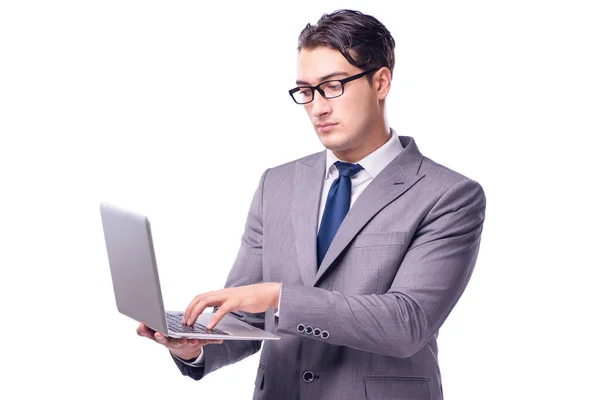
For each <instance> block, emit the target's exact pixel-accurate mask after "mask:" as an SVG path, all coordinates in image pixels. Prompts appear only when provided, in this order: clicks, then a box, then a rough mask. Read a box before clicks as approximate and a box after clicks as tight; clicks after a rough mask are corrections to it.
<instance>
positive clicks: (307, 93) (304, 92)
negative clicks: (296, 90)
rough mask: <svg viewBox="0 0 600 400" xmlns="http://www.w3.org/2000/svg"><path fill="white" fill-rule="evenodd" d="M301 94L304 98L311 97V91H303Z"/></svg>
mask: <svg viewBox="0 0 600 400" xmlns="http://www.w3.org/2000/svg"><path fill="white" fill-rule="evenodd" d="M300 94H301V95H302V96H310V89H302V90H300Z"/></svg>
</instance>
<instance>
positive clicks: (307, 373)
mask: <svg viewBox="0 0 600 400" xmlns="http://www.w3.org/2000/svg"><path fill="white" fill-rule="evenodd" d="M302 379H304V382H307V383H311V382H312V381H314V380H315V374H313V373H312V372H310V371H304V373H303V374H302Z"/></svg>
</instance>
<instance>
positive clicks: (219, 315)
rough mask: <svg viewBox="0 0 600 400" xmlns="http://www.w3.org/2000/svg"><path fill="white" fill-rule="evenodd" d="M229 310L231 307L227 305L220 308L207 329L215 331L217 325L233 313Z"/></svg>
mask: <svg viewBox="0 0 600 400" xmlns="http://www.w3.org/2000/svg"><path fill="white" fill-rule="evenodd" d="M229 308H231V307H230V306H229V305H228V304H227V303H224V304H223V305H221V307H219V309H218V310H217V311H216V312H215V313H214V315H213V317H212V319H211V320H210V322H209V323H208V324H207V325H206V329H213V328H214V327H215V326H217V324H218V323H219V322H220V321H221V320H222V319H223V317H224V316H225V314H227V313H228V312H229V311H231V310H229Z"/></svg>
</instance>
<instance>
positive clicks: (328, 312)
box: [275, 179, 486, 358]
mask: <svg viewBox="0 0 600 400" xmlns="http://www.w3.org/2000/svg"><path fill="white" fill-rule="evenodd" d="M485 206H486V199H485V194H484V192H483V189H482V188H481V186H480V185H479V184H478V183H477V182H475V181H473V180H470V179H465V180H463V181H460V182H458V183H456V184H455V185H454V186H452V187H451V188H450V189H448V190H447V191H446V192H445V193H444V194H443V195H442V196H441V197H440V198H439V199H438V201H437V202H436V203H435V205H434V206H433V207H432V209H431V210H430V212H429V213H428V214H427V216H426V217H425V218H424V220H423V221H422V223H421V224H420V225H419V228H418V230H417V231H416V232H415V235H414V236H413V240H412V242H411V244H410V248H409V249H408V250H407V252H406V254H405V256H404V258H403V260H402V262H401V265H400V266H399V268H398V272H397V274H396V276H395V278H394V281H393V283H392V285H391V287H390V289H389V290H388V292H387V293H385V294H372V295H344V294H343V293H340V292H337V291H329V290H326V289H322V288H317V287H307V286H292V285H283V290H282V294H281V314H280V316H279V319H278V325H277V329H276V331H275V332H276V333H280V334H281V333H286V334H293V335H302V337H303V338H311V339H312V340H326V342H327V343H329V344H332V345H339V346H348V347H352V348H355V349H358V350H362V351H368V352H373V353H378V354H383V355H391V356H395V357H401V358H407V357H411V356H412V355H414V354H415V353H416V352H417V351H418V350H419V349H420V348H421V347H423V346H424V345H425V344H426V343H427V342H428V341H429V340H430V339H431V338H432V337H433V335H435V334H436V332H437V331H438V330H439V328H440V327H441V325H442V323H443V322H444V321H445V319H446V318H447V317H448V315H449V314H450V311H451V310H452V308H453V307H454V306H455V304H456V303H457V301H458V299H459V298H460V296H461V295H462V293H463V291H464V289H465V287H466V285H467V283H468V281H469V279H470V277H471V274H472V272H473V268H474V266H475V262H476V259H477V255H478V252H479V244H480V239H481V232H482V229H483V221H484V218H485ZM299 323H302V324H304V325H311V326H312V327H319V328H320V329H321V330H327V331H328V332H329V337H328V338H327V339H322V338H320V337H318V336H312V335H311V336H308V335H306V334H303V333H298V331H297V325H298V324H299Z"/></svg>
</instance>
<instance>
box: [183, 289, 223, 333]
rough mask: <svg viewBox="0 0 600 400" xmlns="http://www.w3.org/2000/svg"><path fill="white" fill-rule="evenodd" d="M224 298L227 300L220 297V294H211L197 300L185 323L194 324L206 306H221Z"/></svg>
mask: <svg viewBox="0 0 600 400" xmlns="http://www.w3.org/2000/svg"><path fill="white" fill-rule="evenodd" d="M226 300H227V299H226V298H221V297H220V296H214V295H213V296H210V297H206V298H204V299H203V300H202V301H199V302H198V303H197V304H196V306H195V307H194V309H193V310H192V312H191V313H190V316H189V318H188V319H187V324H188V325H189V326H192V325H194V323H195V322H196V319H198V316H199V315H200V314H202V313H203V312H204V310H205V309H206V307H211V306H212V307H214V306H221V305H222V303H223V302H225V301H226Z"/></svg>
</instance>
